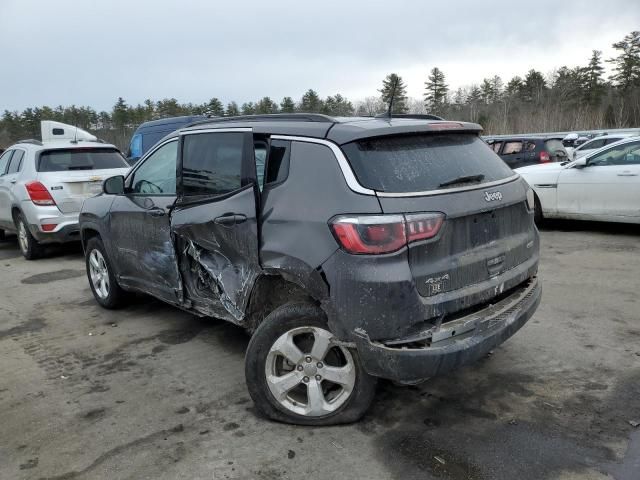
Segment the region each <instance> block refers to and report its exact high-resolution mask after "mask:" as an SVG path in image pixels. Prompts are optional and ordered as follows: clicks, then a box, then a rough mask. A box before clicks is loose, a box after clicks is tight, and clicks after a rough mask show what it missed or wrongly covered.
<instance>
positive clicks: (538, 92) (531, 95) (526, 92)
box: [522, 68, 547, 103]
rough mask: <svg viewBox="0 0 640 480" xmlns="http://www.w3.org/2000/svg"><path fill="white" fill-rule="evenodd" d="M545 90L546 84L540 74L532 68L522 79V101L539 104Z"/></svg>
mask: <svg viewBox="0 0 640 480" xmlns="http://www.w3.org/2000/svg"><path fill="white" fill-rule="evenodd" d="M546 89H547V82H546V80H545V79H544V76H543V75H542V73H540V72H538V71H537V70H534V69H533V68H532V69H531V70H529V72H527V75H526V76H525V77H524V86H523V88H522V93H523V97H524V100H525V101H527V102H535V103H540V101H541V100H542V95H543V93H544V91H545V90H546Z"/></svg>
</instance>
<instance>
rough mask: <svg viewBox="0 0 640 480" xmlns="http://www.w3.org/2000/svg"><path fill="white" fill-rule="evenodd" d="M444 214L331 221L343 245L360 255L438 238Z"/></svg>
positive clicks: (350, 218) (353, 218)
mask: <svg viewBox="0 0 640 480" xmlns="http://www.w3.org/2000/svg"><path fill="white" fill-rule="evenodd" d="M443 222H444V214H442V213H423V214H416V215H356V216H346V215H344V216H339V217H336V218H334V219H333V220H331V221H330V222H329V226H330V227H331V231H332V232H333V235H334V236H335V237H336V240H337V241H338V243H339V244H340V246H341V247H342V248H343V249H344V250H345V251H347V252H349V253H353V254H356V255H363V254H369V255H372V254H374V255H375V254H380V253H391V252H395V251H397V250H400V249H401V248H403V247H405V246H407V245H408V244H409V243H412V242H417V241H419V240H426V239H429V238H433V237H435V236H436V235H437V234H438V232H439V231H440V227H442V223H443Z"/></svg>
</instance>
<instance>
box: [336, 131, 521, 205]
mask: <svg viewBox="0 0 640 480" xmlns="http://www.w3.org/2000/svg"><path fill="white" fill-rule="evenodd" d="M342 148H343V151H344V152H345V155H346V156H347V158H348V160H349V162H350V164H351V167H352V168H353V170H354V173H355V175H356V177H357V178H358V181H359V182H360V184H361V185H362V186H363V187H366V188H370V189H372V190H377V191H380V192H393V193H407V192H423V191H429V190H437V189H439V188H442V187H441V184H443V183H447V182H451V181H453V180H455V179H458V178H461V177H468V176H481V177H482V180H481V181H480V182H479V183H486V182H491V181H496V180H502V179H505V178H508V177H510V176H512V175H513V171H512V170H511V169H510V168H509V167H508V166H507V164H506V163H504V162H503V161H502V159H501V158H500V157H499V156H498V155H496V153H495V152H494V151H493V150H492V149H491V147H489V146H488V145H487V144H486V143H485V142H483V141H482V140H481V139H480V137H478V136H477V135H474V134H462V133H442V134H428V135H408V136H389V137H377V138H370V139H364V140H360V141H357V142H352V143H348V144H346V145H343V147H342ZM451 186H456V185H451Z"/></svg>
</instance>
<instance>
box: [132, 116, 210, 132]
mask: <svg viewBox="0 0 640 480" xmlns="http://www.w3.org/2000/svg"><path fill="white" fill-rule="evenodd" d="M206 118H207V117H205V116H203V115H183V116H180V117H168V118H160V119H158V120H150V121H148V122H144V123H141V124H140V125H139V126H138V128H136V131H135V133H140V132H145V131H150V132H152V131H155V130H165V129H166V128H167V126H170V125H188V124H190V123H194V122H197V121H199V120H205V119H206ZM176 128H178V127H175V128H174V130H175V129H176Z"/></svg>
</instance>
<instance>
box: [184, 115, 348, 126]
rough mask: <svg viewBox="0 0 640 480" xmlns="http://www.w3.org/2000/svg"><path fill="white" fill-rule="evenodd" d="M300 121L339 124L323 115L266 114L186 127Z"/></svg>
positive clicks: (206, 120)
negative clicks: (228, 123)
mask: <svg viewBox="0 0 640 480" xmlns="http://www.w3.org/2000/svg"><path fill="white" fill-rule="evenodd" d="M287 120H298V121H302V122H319V123H337V120H336V119H335V118H333V117H330V116H329V115H323V114H322V113H265V114H259V115H237V116H235V117H210V118H207V119H205V120H198V121H196V122H193V123H189V124H188V125H185V127H192V126H194V125H202V124H207V123H218V122H267V121H287Z"/></svg>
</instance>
